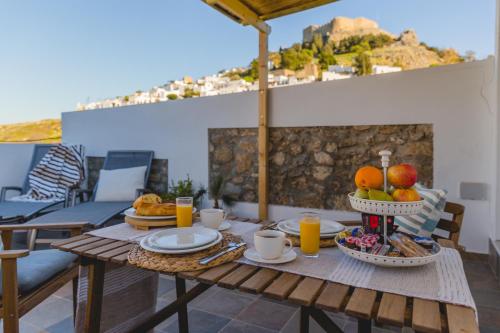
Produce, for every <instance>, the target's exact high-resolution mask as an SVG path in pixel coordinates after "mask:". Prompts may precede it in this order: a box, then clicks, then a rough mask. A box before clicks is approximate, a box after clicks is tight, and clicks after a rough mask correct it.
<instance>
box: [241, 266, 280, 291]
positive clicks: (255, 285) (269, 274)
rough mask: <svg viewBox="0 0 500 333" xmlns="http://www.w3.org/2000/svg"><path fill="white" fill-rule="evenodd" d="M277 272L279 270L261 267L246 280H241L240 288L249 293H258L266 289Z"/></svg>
mask: <svg viewBox="0 0 500 333" xmlns="http://www.w3.org/2000/svg"><path fill="white" fill-rule="evenodd" d="M279 274H280V272H278V271H275V270H273V269H269V268H262V269H260V270H259V271H257V272H256V273H255V274H254V275H252V276H251V277H250V278H249V279H248V280H246V281H245V282H243V283H242V284H241V286H240V289H241V290H243V291H246V292H249V293H255V294H259V293H261V292H262V291H263V290H264V289H266V287H267V286H269V285H270V284H271V283H272V282H273V280H274V279H275V278H276V277H277V276H278V275H279Z"/></svg>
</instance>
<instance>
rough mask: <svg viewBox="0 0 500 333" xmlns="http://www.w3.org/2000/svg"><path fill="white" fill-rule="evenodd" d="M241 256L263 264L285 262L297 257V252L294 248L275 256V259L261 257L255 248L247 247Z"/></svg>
mask: <svg viewBox="0 0 500 333" xmlns="http://www.w3.org/2000/svg"><path fill="white" fill-rule="evenodd" d="M243 256H245V258H247V259H248V260H251V261H255V262H260V263H263V264H284V263H286V262H290V261H293V260H295V258H297V253H295V251H294V250H291V251H289V252H288V253H287V254H285V255H283V256H281V257H279V258H277V259H262V258H261V257H260V255H259V253H257V250H256V249H248V250H246V251H245V252H244V253H243Z"/></svg>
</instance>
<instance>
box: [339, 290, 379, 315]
mask: <svg viewBox="0 0 500 333" xmlns="http://www.w3.org/2000/svg"><path fill="white" fill-rule="evenodd" d="M376 298H377V292H376V291H374V290H369V289H364V288H356V289H354V292H353V293H352V295H351V298H350V299H349V302H348V303H347V306H346V308H345V313H346V314H348V315H350V316H354V317H357V318H361V319H370V318H371V317H372V311H373V307H374V306H375V300H376Z"/></svg>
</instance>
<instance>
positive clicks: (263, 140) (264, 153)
mask: <svg viewBox="0 0 500 333" xmlns="http://www.w3.org/2000/svg"><path fill="white" fill-rule="evenodd" d="M268 36H269V35H268V33H267V32H263V31H259V137H258V139H259V218H260V219H261V220H266V219H267V218H268V211H267V209H268V207H267V205H268V168H267V164H268V140H269V135H268V127H267V122H268V103H267V93H268V82H267V81H268V79H267V74H268V70H267V62H268V46H267V44H268Z"/></svg>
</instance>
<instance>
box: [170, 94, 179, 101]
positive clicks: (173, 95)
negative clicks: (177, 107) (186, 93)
mask: <svg viewBox="0 0 500 333" xmlns="http://www.w3.org/2000/svg"><path fill="white" fill-rule="evenodd" d="M178 97H179V96H177V95H176V94H168V95H167V98H168V99H169V100H172V101H175V100H176V99H177V98H178Z"/></svg>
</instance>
